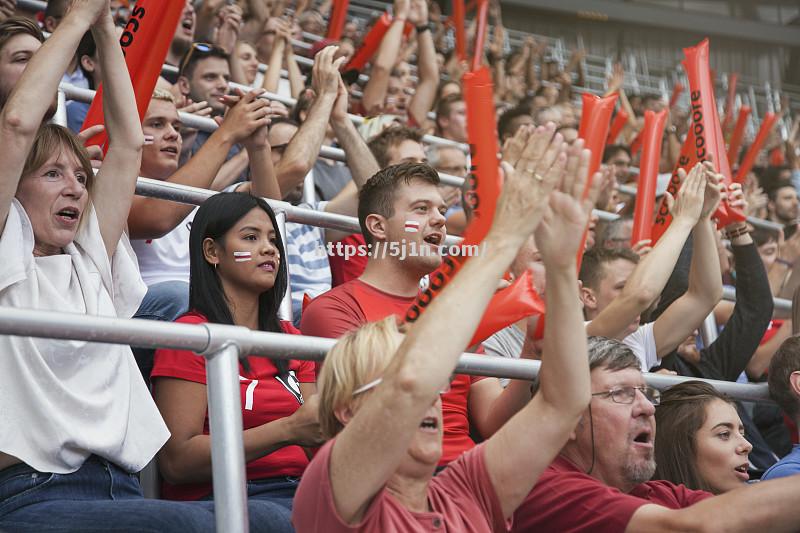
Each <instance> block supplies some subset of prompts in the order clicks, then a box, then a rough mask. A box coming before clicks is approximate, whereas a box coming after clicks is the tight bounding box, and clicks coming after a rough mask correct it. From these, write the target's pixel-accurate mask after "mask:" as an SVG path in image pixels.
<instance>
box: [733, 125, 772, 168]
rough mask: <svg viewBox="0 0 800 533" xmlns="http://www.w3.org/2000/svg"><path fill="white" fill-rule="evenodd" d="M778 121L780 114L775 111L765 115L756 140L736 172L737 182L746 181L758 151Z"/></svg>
mask: <svg viewBox="0 0 800 533" xmlns="http://www.w3.org/2000/svg"><path fill="white" fill-rule="evenodd" d="M777 122H778V115H776V114H775V113H766V114H765V115H764V120H762V121H761V127H760V128H759V129H758V135H756V140H755V141H753V144H751V145H750V148H749V149H748V150H747V154H746V155H745V156H744V161H742V166H740V167H739V172H737V173H736V183H744V180H745V178H746V177H747V174H748V172H750V171H751V170H752V169H753V165H754V164H755V162H756V157H758V153H759V152H760V151H761V149H762V148H763V147H764V143H766V142H767V137H769V134H770V132H772V128H774V127H775V124H776V123H777Z"/></svg>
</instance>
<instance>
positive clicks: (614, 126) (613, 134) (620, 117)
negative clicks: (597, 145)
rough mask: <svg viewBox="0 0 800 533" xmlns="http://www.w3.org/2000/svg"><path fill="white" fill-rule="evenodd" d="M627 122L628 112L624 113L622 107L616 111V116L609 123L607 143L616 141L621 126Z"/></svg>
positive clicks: (610, 143)
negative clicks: (609, 129)
mask: <svg viewBox="0 0 800 533" xmlns="http://www.w3.org/2000/svg"><path fill="white" fill-rule="evenodd" d="M627 122H628V113H626V112H625V110H624V109H620V110H619V111H617V116H615V117H614V121H613V122H612V123H611V131H610V132H609V133H608V139H607V140H606V144H607V145H612V144H614V143H615V142H617V137H619V134H620V132H621V131H622V128H624V127H625V124H626V123H627Z"/></svg>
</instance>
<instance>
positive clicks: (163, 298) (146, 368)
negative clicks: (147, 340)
mask: <svg viewBox="0 0 800 533" xmlns="http://www.w3.org/2000/svg"><path fill="white" fill-rule="evenodd" d="M188 310H189V284H188V283H186V282H185V281H163V282H161V283H156V284H155V285H151V286H149V287H148V288H147V294H145V296H144V299H143V300H142V303H141V304H140V305H139V309H138V310H137V311H136V314H135V315H133V318H142V319H145V320H161V321H163V322H174V321H175V319H176V318H178V317H179V316H181V315H182V314H184V313H185V312H186V311H188ZM132 350H133V356H134V357H135V358H136V364H137V365H139V370H140V371H141V372H142V377H143V378H144V382H145V383H146V384H147V385H148V386H150V372H151V371H152V370H153V358H154V356H155V353H156V351H155V350H153V349H152V348H132Z"/></svg>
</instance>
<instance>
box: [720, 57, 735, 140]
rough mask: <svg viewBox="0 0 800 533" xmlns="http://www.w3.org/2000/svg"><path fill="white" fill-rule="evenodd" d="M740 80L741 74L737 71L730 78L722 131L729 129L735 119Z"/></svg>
mask: <svg viewBox="0 0 800 533" xmlns="http://www.w3.org/2000/svg"><path fill="white" fill-rule="evenodd" d="M738 80H739V75H738V74H736V73H735V72H734V73H733V74H731V76H730V78H728V98H727V100H725V119H724V120H723V122H722V131H723V132H725V130H727V129H728V126H730V125H731V120H733V106H734V105H735V103H736V82H737V81H738Z"/></svg>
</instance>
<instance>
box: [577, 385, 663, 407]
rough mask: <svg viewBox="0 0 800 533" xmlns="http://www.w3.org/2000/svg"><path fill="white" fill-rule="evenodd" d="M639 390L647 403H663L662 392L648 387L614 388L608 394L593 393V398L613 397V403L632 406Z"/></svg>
mask: <svg viewBox="0 0 800 533" xmlns="http://www.w3.org/2000/svg"><path fill="white" fill-rule="evenodd" d="M637 390H638V391H641V392H642V394H644V397H645V398H647V401H649V402H650V403H652V404H653V405H658V404H660V403H661V391H659V390H658V389H654V388H653V387H648V386H642V387H614V388H613V389H610V390H608V391H606V392H595V393H592V396H604V397H611V401H612V402H614V403H621V404H632V403H633V400H635V399H636V391H637Z"/></svg>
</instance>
